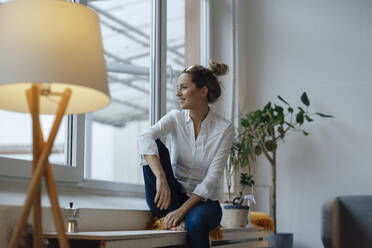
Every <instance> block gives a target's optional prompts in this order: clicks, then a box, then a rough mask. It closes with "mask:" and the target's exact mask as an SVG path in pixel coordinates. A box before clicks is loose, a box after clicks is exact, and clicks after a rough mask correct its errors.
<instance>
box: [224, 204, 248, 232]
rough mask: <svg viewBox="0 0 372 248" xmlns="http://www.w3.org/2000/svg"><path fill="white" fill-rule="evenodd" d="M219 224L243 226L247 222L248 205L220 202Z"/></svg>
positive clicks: (231, 226) (227, 226) (228, 226)
mask: <svg viewBox="0 0 372 248" xmlns="http://www.w3.org/2000/svg"><path fill="white" fill-rule="evenodd" d="M221 208H222V220H221V225H222V226H223V227H226V228H235V227H245V226H246V225H247V224H248V213H249V207H248V206H239V205H233V204H221Z"/></svg>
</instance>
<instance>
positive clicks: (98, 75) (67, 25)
mask: <svg viewBox="0 0 372 248" xmlns="http://www.w3.org/2000/svg"><path fill="white" fill-rule="evenodd" d="M109 102H110V96H109V91H108V85H107V75H106V67H105V61H104V53H103V47H102V40H101V33H100V28H99V20H98V16H97V14H96V13H95V12H93V11H92V10H90V9H88V8H87V7H86V6H84V5H80V4H75V3H71V2H66V1H63V0H14V1H11V2H7V3H4V4H0V108H1V109H5V110H10V111H16V112H30V113H31V116H32V136H33V162H32V171H33V173H32V174H33V176H32V180H31V184H30V187H29V190H28V193H27V196H26V201H25V204H24V205H23V208H22V211H21V214H20V216H19V218H18V221H17V223H16V226H15V228H14V231H13V234H12V238H11V241H10V244H9V247H11V248H15V247H17V242H18V240H19V237H20V235H21V234H22V232H23V230H24V226H25V223H26V221H27V218H28V216H29V214H30V211H31V208H32V209H33V230H34V246H33V247H42V236H41V235H42V228H41V203H40V198H41V197H40V192H41V179H42V176H44V177H45V182H46V188H47V191H48V195H49V198H50V201H51V206H52V212H53V218H54V221H55V224H56V230H57V232H58V239H59V246H60V247H63V248H65V247H69V244H68V241H67V238H66V235H65V228H64V222H63V219H62V215H61V210H60V207H59V203H58V197H57V192H56V187H55V183H54V179H53V174H52V170H51V166H50V164H49V162H48V156H49V154H50V152H51V149H52V147H53V143H54V139H55V137H56V134H57V132H58V128H59V125H60V123H61V120H62V117H63V115H64V114H78V113H86V112H90V111H93V110H96V109H100V108H102V107H104V106H106V105H107V104H108V103H109ZM39 114H55V115H56V118H55V121H54V123H53V127H52V129H51V132H50V135H49V138H48V139H47V141H44V139H43V134H42V132H41V127H40V120H39ZM0 166H1V165H0Z"/></svg>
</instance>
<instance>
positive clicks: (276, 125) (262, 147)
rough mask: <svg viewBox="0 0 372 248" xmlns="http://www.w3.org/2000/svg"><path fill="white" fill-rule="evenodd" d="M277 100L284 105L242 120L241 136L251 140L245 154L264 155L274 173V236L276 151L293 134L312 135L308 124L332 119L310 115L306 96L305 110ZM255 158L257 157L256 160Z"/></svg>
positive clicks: (302, 107) (304, 95) (303, 101)
mask: <svg viewBox="0 0 372 248" xmlns="http://www.w3.org/2000/svg"><path fill="white" fill-rule="evenodd" d="M278 99H279V100H280V101H281V102H282V103H283V104H284V105H283V104H282V106H281V105H279V104H271V102H269V103H267V104H266V105H265V106H264V108H263V109H258V110H256V111H253V112H250V113H248V114H247V115H246V116H245V117H244V118H242V119H241V126H242V128H241V135H243V136H245V137H249V139H248V141H249V142H247V143H246V144H245V145H246V146H248V147H245V148H244V150H247V151H248V150H249V151H251V152H253V153H254V155H250V156H251V157H254V156H260V155H262V154H263V155H264V157H266V158H267V160H268V161H269V163H270V165H271V169H272V187H273V190H272V194H271V212H272V214H273V219H274V226H275V233H276V223H277V217H276V187H277V177H276V169H277V166H276V163H277V148H278V144H279V142H280V141H283V140H284V139H285V137H287V135H288V133H290V132H300V133H302V134H303V135H305V136H307V135H309V133H308V132H306V131H305V130H303V128H302V125H303V124H304V123H305V122H313V121H314V119H313V118H314V116H319V117H322V118H331V117H333V116H331V115H327V114H322V113H319V112H316V113H312V112H310V111H309V107H310V101H309V98H308V97H307V94H306V92H304V93H303V94H302V95H301V102H302V104H303V106H297V108H296V109H295V108H293V107H292V106H291V105H290V104H289V103H288V102H287V101H286V100H284V99H283V98H282V97H280V96H278ZM254 158H255V157H254ZM246 163H247V165H248V166H251V165H252V164H253V165H254V164H255V159H248V160H246Z"/></svg>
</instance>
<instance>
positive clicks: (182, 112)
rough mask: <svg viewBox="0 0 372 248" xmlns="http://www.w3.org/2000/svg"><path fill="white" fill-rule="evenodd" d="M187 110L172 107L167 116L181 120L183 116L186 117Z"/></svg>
mask: <svg viewBox="0 0 372 248" xmlns="http://www.w3.org/2000/svg"><path fill="white" fill-rule="evenodd" d="M185 115H186V112H185V110H179V109H172V110H171V111H169V112H168V113H167V114H166V116H168V117H172V118H174V119H177V120H180V119H182V118H185Z"/></svg>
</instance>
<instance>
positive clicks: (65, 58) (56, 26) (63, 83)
mask: <svg viewBox="0 0 372 248" xmlns="http://www.w3.org/2000/svg"><path fill="white" fill-rule="evenodd" d="M31 83H39V84H40V85H41V88H42V91H43V90H50V91H51V92H52V94H49V95H48V96H46V95H44V96H43V95H42V96H41V98H40V113H42V114H54V113H55V111H56V108H57V106H58V102H59V99H60V96H58V93H62V92H63V90H64V89H65V88H67V87H68V88H70V89H71V90H72V95H71V99H70V102H69V104H68V107H67V110H66V113H67V114H74V113H85V112H89V111H93V110H96V109H100V108H102V107H104V106H106V105H107V104H108V103H109V102H110V97H109V91H108V85H107V72H106V66H105V61H104V55H103V47H102V39H101V33H100V27H99V20H98V16H97V14H96V13H95V12H94V11H92V10H90V9H89V8H87V7H86V6H84V5H80V4H76V3H71V2H66V1H62V0H14V1H11V2H7V3H4V4H0V108H1V109H6V110H11V111H17V112H29V111H28V106H27V99H26V95H25V91H26V90H27V89H28V88H30V85H31ZM54 93H57V94H54Z"/></svg>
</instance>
